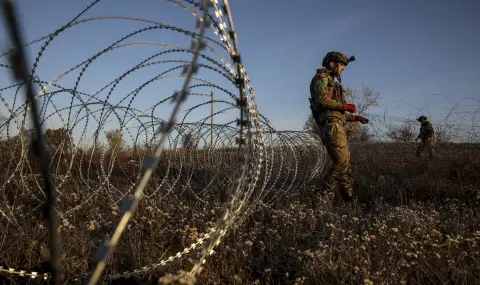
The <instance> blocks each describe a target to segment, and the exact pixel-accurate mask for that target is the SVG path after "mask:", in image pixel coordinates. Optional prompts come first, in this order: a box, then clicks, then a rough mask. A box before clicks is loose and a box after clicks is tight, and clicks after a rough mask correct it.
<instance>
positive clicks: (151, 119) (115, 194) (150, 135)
mask: <svg viewBox="0 0 480 285" xmlns="http://www.w3.org/2000/svg"><path fill="white" fill-rule="evenodd" d="M97 2H99V1H94V2H93V3H92V4H91V5H89V6H88V7H87V9H85V10H84V11H83V12H82V14H83V13H85V12H86V11H88V10H89V9H90V8H92V7H93V5H94V4H95V3H97ZM168 2H170V3H173V4H175V6H178V7H180V8H182V9H184V10H186V11H189V12H190V13H191V14H192V15H193V16H194V17H195V18H196V20H197V28H199V29H200V31H199V32H198V33H195V32H191V31H188V30H185V29H182V28H178V27H175V26H172V25H167V24H163V23H160V22H157V21H152V20H148V19H143V18H139V17H127V16H95V17H87V18H84V19H81V18H80V16H81V15H82V14H80V15H78V16H76V17H75V18H74V19H73V20H72V21H70V22H69V23H68V24H67V25H65V26H63V27H62V28H61V29H59V30H57V31H56V32H55V33H52V34H50V35H48V36H44V37H42V38H40V39H38V40H34V41H31V42H28V43H26V44H25V45H23V47H27V46H31V45H33V44H41V45H42V46H41V47H40V49H39V52H38V54H37V56H36V57H35V60H34V64H33V68H32V70H31V73H30V74H31V75H30V78H31V81H32V82H33V84H35V85H36V86H38V87H39V89H40V91H39V92H37V93H36V96H35V100H36V101H38V102H42V103H41V108H40V113H39V115H38V117H36V118H38V119H39V120H40V121H41V125H42V126H43V127H45V125H47V124H48V122H52V120H53V121H56V123H57V125H60V126H59V127H58V128H56V129H48V130H47V132H45V135H44V136H45V140H46V143H47V146H48V152H49V153H51V155H52V158H53V161H52V163H50V166H51V171H52V173H53V177H54V180H55V185H56V187H57V191H58V195H57V196H58V197H57V200H56V201H57V203H58V207H56V208H55V210H56V212H57V214H58V216H59V218H60V220H61V225H60V226H59V229H60V232H64V233H68V232H76V231H78V232H82V230H81V223H82V222H81V221H83V222H85V221H90V224H89V229H90V228H92V227H94V226H95V225H96V224H97V225H100V224H102V225H103V226H104V227H105V228H107V227H108V228H110V231H111V232H112V234H107V233H106V232H104V236H105V237H104V238H103V240H107V242H105V243H103V244H102V245H101V246H100V247H99V249H98V251H99V256H98V257H97V262H95V263H94V264H92V265H91V266H90V267H91V269H92V272H93V273H91V274H90V273H88V272H86V271H83V272H66V273H65V274H68V275H69V276H70V277H71V279H72V280H74V281H82V282H83V281H86V278H89V279H88V280H89V284H95V283H96V282H97V281H98V280H99V279H100V276H101V274H102V272H103V271H104V270H105V269H107V268H106V264H107V262H108V260H109V257H110V256H111V254H112V252H113V249H114V248H116V247H118V246H120V247H121V243H119V241H120V236H121V235H122V233H124V232H125V234H127V232H128V230H129V227H131V226H132V225H130V224H132V223H133V226H135V225H136V222H135V219H134V218H133V213H134V212H135V211H136V210H137V206H138V204H139V201H140V199H143V202H144V204H145V208H144V209H154V210H152V211H157V210H158V209H161V208H162V205H163V206H164V205H166V204H171V203H172V201H176V202H177V203H181V201H182V195H185V193H188V194H189V195H192V196H193V197H194V199H195V201H197V202H196V203H197V204H198V205H202V204H203V205H208V204H209V201H208V199H207V198H208V197H211V195H212V194H214V193H216V191H217V192H218V191H219V190H216V189H215V188H217V189H218V188H219V189H226V190H221V191H223V192H224V196H225V197H224V201H223V202H221V205H222V206H221V207H220V206H216V207H217V208H218V209H217V211H216V212H217V213H218V218H217V219H216V221H215V222H214V223H211V222H208V223H207V224H210V226H209V227H207V228H205V230H204V234H201V235H200V236H199V237H198V238H197V239H195V240H194V241H192V243H190V245H188V246H186V247H184V248H183V249H181V250H178V251H176V253H173V254H171V255H169V256H168V257H167V258H164V259H162V260H160V261H158V262H155V263H152V264H146V265H145V266H142V267H141V268H139V269H136V270H129V271H123V272H122V273H120V272H118V271H117V272H115V271H113V270H108V269H107V271H108V272H107V273H106V276H105V277H106V278H107V279H118V278H125V277H127V278H128V277H132V276H136V275H141V274H145V273H150V272H152V271H154V270H157V269H159V268H161V267H164V266H166V265H168V264H170V263H172V262H174V261H175V260H179V259H181V258H183V257H184V256H187V255H191V254H192V253H193V252H194V251H196V250H200V251H199V252H197V254H198V257H197V258H198V259H197V262H196V263H195V264H193V266H192V269H191V271H190V275H191V276H193V277H195V276H196V275H198V274H200V273H201V271H202V269H203V266H204V264H205V262H206V260H207V259H208V258H209V256H211V255H212V254H213V252H214V248H215V247H216V246H218V245H219V244H220V243H221V240H222V238H223V237H224V236H225V235H226V233H227V232H228V231H229V230H230V229H231V228H232V227H235V226H237V225H236V221H237V219H238V217H239V214H241V213H248V212H250V211H253V209H254V208H255V207H256V205H257V204H258V203H259V202H258V199H256V198H257V197H260V198H262V199H263V201H265V202H268V201H270V202H273V200H274V199H278V197H280V196H282V195H291V193H292V191H291V190H292V189H293V188H296V187H301V185H306V184H307V183H308V182H309V181H310V180H312V179H314V177H315V175H312V174H311V173H315V172H318V171H321V169H322V167H323V165H324V163H325V158H326V156H325V154H324V152H323V149H322V148H318V143H317V141H316V140H313V139H312V137H311V136H310V135H308V134H306V133H302V134H298V133H295V132H277V131H275V128H274V127H273V126H272V125H271V123H270V122H269V121H268V119H267V118H265V117H264V116H262V115H261V114H260V113H259V112H258V110H257V107H256V104H255V94H254V91H253V88H252V85H251V82H250V79H249V78H248V75H247V73H246V70H245V68H244V66H243V65H242V62H241V58H240V52H239V47H238V42H237V41H238V39H237V36H236V33H235V29H234V26H233V17H232V14H231V12H230V8H229V5H228V2H227V1H224V2H223V3H222V4H219V3H218V2H217V1H212V2H209V1H201V2H193V1H185V4H183V3H180V1H173V0H168ZM210 9H211V10H212V13H211V14H210V11H209V10H210ZM106 20H123V21H136V22H142V23H145V24H147V25H150V26H147V27H143V28H140V29H137V30H135V31H133V32H131V33H129V34H127V35H126V36H123V37H121V38H120V39H119V40H117V41H115V42H113V43H112V44H110V45H108V46H107V47H106V48H102V49H101V50H100V52H98V53H96V54H94V55H93V56H91V57H89V58H88V59H86V60H82V61H81V62H80V63H75V64H73V65H72V67H70V68H68V69H66V70H65V71H63V72H61V73H59V74H58V75H57V76H54V78H53V79H52V80H50V81H48V80H42V79H41V78H42V77H41V75H40V74H39V75H36V74H37V73H38V72H37V69H38V67H40V66H42V58H43V57H44V54H45V53H46V52H48V50H49V49H48V47H49V46H50V44H51V43H52V42H53V41H54V40H55V39H56V38H57V37H58V36H59V35H60V34H61V33H65V32H67V31H70V30H71V28H72V27H74V26H78V25H81V24H84V23H88V22H94V21H106ZM206 28H210V29H211V30H213V33H214V34H215V35H216V36H217V37H218V38H219V41H216V40H214V39H213V38H210V37H208V36H207V34H206ZM157 30H168V31H171V32H174V33H179V34H183V35H185V36H187V37H191V38H193V39H194V41H193V42H192V44H191V46H190V47H189V48H186V47H182V46H180V45H176V44H171V43H160V42H153V41H144V40H141V41H132V42H126V41H127V40H131V39H133V37H135V36H137V35H139V34H142V33H144V32H147V31H157ZM136 46H155V47H159V48H164V49H165V50H163V51H160V52H155V53H154V54H153V55H152V56H148V57H146V58H145V59H144V60H141V61H140V62H139V63H138V64H136V65H134V66H133V67H130V68H129V69H128V70H127V71H126V72H123V73H121V74H120V75H119V76H117V77H116V78H115V79H113V80H111V81H109V82H108V83H107V84H105V85H103V86H101V87H100V88H98V89H97V90H96V91H93V92H85V91H81V89H82V85H81V83H82V82H84V81H85V80H86V79H84V78H86V75H87V74H88V72H89V71H91V70H92V67H91V66H93V65H94V62H95V61H98V60H99V59H101V58H102V57H105V56H107V55H109V54H111V53H112V52H115V51H120V50H124V49H127V48H132V47H136ZM214 46H217V47H220V50H219V51H217V49H216V48H217V47H215V48H214ZM15 51H16V49H15V48H14V49H10V50H8V51H5V52H3V53H1V56H0V57H2V58H4V57H5V56H8V55H10V54H12V53H13V52H15ZM206 51H210V52H212V55H211V56H210V55H207V54H206ZM224 52H226V56H225V55H222V53H224ZM183 54H190V55H191V56H193V59H190V60H188V59H181V58H178V56H179V55H183ZM171 56H173V57H174V58H168V57H171ZM160 57H167V58H165V59H159V58H160ZM171 65H173V66H171ZM1 66H2V67H3V68H5V69H7V70H9V71H11V70H12V69H13V67H12V66H11V65H9V64H8V63H6V64H3V63H2V65H1ZM157 66H170V67H166V68H165V71H163V72H161V73H159V74H158V75H156V76H153V77H150V79H148V80H146V81H144V82H142V83H139V84H138V85H137V87H136V88H134V89H133V90H132V91H131V92H128V94H127V95H125V96H124V97H123V98H121V100H117V101H116V102H114V100H112V98H113V95H114V94H115V95H117V94H118V93H119V90H120V88H119V87H118V86H119V85H121V84H123V82H124V81H125V80H127V79H128V78H129V77H132V76H133V74H134V73H138V72H141V71H142V70H145V69H149V68H152V67H157ZM200 69H202V70H209V71H211V72H212V73H214V74H217V75H219V78H223V80H224V81H225V82H227V83H229V84H230V85H233V87H235V88H236V89H237V90H238V91H237V92H238V93H237V92H234V91H231V90H229V89H228V88H226V87H224V86H223V85H222V84H219V83H215V82H213V81H211V80H205V79H202V78H199V77H195V76H194V74H197V73H198V71H199V70H200ZM176 71H181V74H180V75H175V74H173V72H176ZM74 73H77V75H76V78H75V75H74ZM72 75H73V76H74V77H73V78H71V79H70V82H68V79H67V78H69V77H71V76H72ZM168 79H180V80H183V82H184V84H183V86H182V88H181V91H178V92H175V93H174V95H172V96H168V97H165V98H163V99H161V100H159V101H158V102H156V103H152V100H151V99H153V98H149V99H150V100H149V101H150V102H149V103H150V104H149V106H148V107H147V108H140V107H139V106H135V105H136V104H135V103H136V102H138V101H139V100H140V99H139V96H140V94H141V93H142V92H144V91H145V90H147V89H148V88H149V86H150V85H151V84H154V83H156V82H158V81H160V80H168ZM195 81H196V82H195ZM62 82H63V83H62ZM197 82H198V83H197ZM22 88H24V83H17V84H11V85H9V86H5V87H3V88H1V89H0V92H1V94H0V95H1V96H0V98H1V101H2V103H3V104H4V107H5V109H6V112H8V113H9V116H7V117H5V120H3V121H2V122H1V123H0V130H2V131H3V133H4V134H5V136H4V137H3V142H2V144H3V146H4V147H2V149H3V150H5V147H7V146H8V147H11V148H10V151H9V152H4V153H3V157H4V160H3V161H5V162H7V163H6V165H7V167H5V168H6V171H5V176H4V177H5V180H4V181H5V183H3V185H2V186H1V191H2V193H4V197H6V196H8V197H7V198H5V199H4V201H5V203H4V205H5V206H4V207H3V208H2V209H1V210H0V212H1V213H2V216H3V217H4V218H5V219H6V221H7V222H8V223H9V224H11V225H12V229H15V230H18V231H19V230H21V229H22V227H23V226H24V224H25V222H26V221H25V218H26V217H27V216H30V215H32V214H34V213H35V208H34V209H32V208H29V207H28V206H26V205H22V204H21V202H20V201H22V199H26V197H30V198H31V199H33V201H34V203H36V204H41V203H43V201H42V199H41V198H40V197H41V196H42V195H44V191H43V186H42V180H41V179H39V176H38V175H36V164H35V162H33V161H32V160H31V159H30V154H29V148H30V147H29V144H30V143H31V140H32V138H34V137H35V135H36V133H37V132H32V131H31V130H29V129H28V126H27V125H28V120H27V117H29V116H31V115H30V113H29V112H30V111H31V109H32V107H33V106H32V105H31V104H29V103H23V102H22V100H21V99H20V97H19V93H20V90H21V89H22ZM88 89H91V88H88ZM197 90H198V91H197ZM208 91H210V92H208ZM213 91H215V96H213V93H212V92H213ZM162 93H163V92H162ZM209 93H210V94H209ZM235 93H237V94H239V95H235ZM222 94H224V95H225V96H226V97H225V98H222ZM65 95H68V96H69V97H70V99H69V100H65V99H62V97H61V96H65ZM102 96H103V99H102ZM209 96H210V97H211V98H208V97H209ZM187 97H189V98H195V97H197V98H208V99H211V100H206V101H205V102H201V103H194V104H192V105H191V106H188V104H187V103H188V101H187V100H186V99H187ZM172 101H173V103H174V107H173V112H172V113H171V116H170V117H169V118H168V119H163V118H161V116H159V111H158V110H159V109H160V108H162V106H163V105H165V104H166V103H169V102H172ZM185 104H187V105H186V106H187V107H186V109H185V110H184V111H182V112H180V106H182V105H185ZM137 105H142V104H137ZM213 105H215V106H220V109H217V110H215V111H213ZM205 106H212V110H211V112H210V114H209V115H207V116H202V117H198V115H197V116H196V118H195V116H194V115H193V114H194V113H198V111H199V110H201V109H202V108H204V107H205ZM231 111H237V112H240V114H239V116H238V117H239V118H238V119H234V118H232V117H231V116H228V113H229V112H231ZM201 113H204V112H201ZM180 114H182V116H183V118H181V119H177V116H179V115H180ZM222 115H227V116H225V118H224V120H225V121H226V122H224V123H218V122H217V123H213V118H215V119H216V120H217V121H219V119H218V118H222ZM192 116H193V117H194V119H193V121H192V120H191V119H190V118H192ZM189 119H190V120H189ZM209 120H210V122H209ZM220 121H221V119H220ZM92 126H95V128H92ZM107 126H108V128H109V130H107ZM92 131H93V132H92ZM40 133H41V132H40ZM159 134H160V138H158V137H159ZM115 135H117V136H119V137H121V138H122V139H121V140H123V141H122V142H119V145H115V142H114V139H115ZM105 144H108V145H109V147H106V146H104V145H105ZM120 144H123V145H122V146H120ZM278 150H281V151H280V152H279V151H278ZM312 151H313V152H316V153H317V155H316V157H315V158H313V160H312V161H310V162H305V161H301V162H302V163H304V165H303V166H302V163H300V161H299V159H296V158H297V157H301V156H306V155H307V152H308V153H309V154H311V153H312ZM152 152H153V153H154V155H153V156H149V154H151V153H152ZM292 158H293V160H292ZM159 167H160V169H159ZM219 167H221V169H222V171H221V172H219V170H218V169H219ZM312 171H313V172H312ZM299 173H302V175H299ZM120 176H121V177H122V179H124V180H125V181H126V183H118V182H117V179H119V177H120ZM202 176H203V177H202ZM260 176H262V183H260V184H259V183H258V182H259V179H260ZM290 176H293V177H294V178H296V179H294V180H293V182H292V181H291V180H290ZM148 180H152V184H151V186H148V185H147V181H148ZM18 182H20V183H18ZM72 183H74V184H76V185H77V187H76V188H80V189H81V192H80V191H78V189H72ZM12 184H15V185H16V187H18V188H19V189H16V188H15V189H14V190H12V189H13V188H12V187H10V186H11V185H12ZM212 188H213V190H212ZM274 189H275V195H273V196H271V197H269V198H267V196H268V194H269V193H271V192H272V191H273V190H274ZM278 189H280V191H279V190H278ZM20 190H22V195H17V194H18V193H20ZM132 192H133V193H134V194H133V195H129V193H132ZM268 199H270V200H268ZM100 200H104V201H103V202H102V203H101V204H102V206H104V207H105V208H104V209H102V210H103V212H105V209H107V211H108V209H110V210H111V211H112V212H114V213H115V214H114V215H111V216H110V217H108V218H102V219H99V220H100V222H98V221H97V220H93V217H92V214H91V213H89V211H86V209H89V210H92V212H93V209H95V208H96V207H98V206H99V205H98V203H97V201H100ZM219 202H220V201H219ZM121 203H123V206H120V207H119V206H118V205H119V204H121ZM218 205H220V204H218ZM12 209H13V210H12ZM119 214H121V215H120V216H119V217H117V216H118V215H119ZM83 215H87V217H84V219H81V220H79V219H78V218H77V217H79V216H83ZM98 215H102V213H101V211H99V213H98ZM114 218H115V219H118V218H119V222H118V225H117V226H116V227H114V226H113V222H112V220H113V219H114ZM92 220H93V221H92ZM36 226H37V227H39V228H41V227H42V224H41V223H39V224H38V225H36ZM31 235H32V233H31V232H25V233H24V236H25V239H26V240H31V239H32V236H31ZM60 262H61V263H62V266H65V265H66V264H65V261H64V260H63V259H62V260H61V261H60ZM47 271H48V270H47ZM2 272H8V273H9V274H17V275H21V276H32V278H33V277H36V276H39V274H40V273H39V274H37V273H35V272H33V271H32V272H30V273H29V272H27V271H26V270H16V269H13V268H10V269H9V270H7V271H5V270H3V271H2ZM51 273H53V272H44V273H41V274H43V275H42V276H44V277H46V276H50V274H51ZM29 274H30V275H29ZM72 276H73V277H72Z"/></svg>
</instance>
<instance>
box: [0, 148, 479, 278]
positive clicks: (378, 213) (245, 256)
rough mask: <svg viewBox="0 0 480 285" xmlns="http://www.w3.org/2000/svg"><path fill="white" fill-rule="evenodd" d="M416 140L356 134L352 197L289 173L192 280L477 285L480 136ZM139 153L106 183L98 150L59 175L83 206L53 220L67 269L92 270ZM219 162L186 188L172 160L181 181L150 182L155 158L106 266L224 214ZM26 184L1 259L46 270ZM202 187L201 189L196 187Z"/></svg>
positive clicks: (68, 202) (16, 191) (19, 188)
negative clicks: (360, 140)
mask: <svg viewBox="0 0 480 285" xmlns="http://www.w3.org/2000/svg"><path fill="white" fill-rule="evenodd" d="M415 147H416V145H415V144H352V146H351V148H352V162H353V171H354V178H355V194H356V195H357V197H358V202H356V203H354V204H352V205H344V204H342V203H337V202H336V200H335V198H334V195H333V193H322V192H316V191H315V190H316V187H315V185H316V183H319V181H312V182H310V183H309V184H308V185H305V186H302V187H300V188H298V187H290V188H289V189H287V188H286V187H287V186H288V185H290V184H291V183H290V184H288V183H283V182H285V181H286V180H284V181H283V182H282V183H277V185H278V187H277V188H276V189H275V191H272V192H271V193H269V194H268V195H266V196H265V197H264V198H263V199H264V200H263V202H259V203H258V204H257V205H258V207H257V208H256V209H255V210H254V211H251V212H249V215H248V216H242V217H243V218H244V219H241V220H240V221H238V222H236V223H235V227H234V228H233V229H231V230H230V231H229V233H228V234H227V235H226V237H225V238H224V240H223V242H222V243H220V245H219V246H218V247H217V248H216V249H215V253H214V254H213V255H212V256H210V257H209V258H208V259H207V262H206V265H205V268H204V270H203V271H202V273H201V274H200V275H199V276H198V278H197V284H399V283H400V284H480V250H479V244H480V212H479V211H478V209H479V207H480V176H479V173H480V161H479V160H478V158H479V157H480V145H466V144H461V145H460V144H459V145H456V144H447V145H438V147H437V157H435V158H434V159H433V160H432V159H430V158H428V156H427V155H426V154H424V156H422V157H421V158H417V157H416V156H415ZM135 159H137V158H136V157H135V156H134V155H133V154H132V155H130V154H128V153H127V154H122V155H121V156H120V157H119V161H120V162H119V163H120V164H122V165H124V170H122V171H119V170H114V171H113V172H112V174H111V176H110V177H111V178H110V182H111V183H112V185H113V186H108V187H106V186H102V185H105V183H103V184H102V180H101V175H100V174H98V173H101V172H102V169H101V167H99V166H98V165H97V166H95V167H94V166H92V165H95V164H100V163H102V160H101V159H93V160H92V161H93V162H91V164H90V165H91V166H90V171H89V173H91V174H90V176H89V177H85V175H83V176H82V175H80V174H81V172H80V171H74V172H72V174H73V176H72V177H71V178H69V179H66V180H65V182H64V183H65V184H64V185H62V188H61V189H62V193H61V195H60V199H61V202H60V205H61V207H62V208H63V209H64V211H65V210H66V209H74V208H75V206H78V205H83V206H82V207H79V208H78V210H74V211H71V212H70V213H67V214H66V215H65V217H64V218H65V219H63V220H62V221H61V223H62V229H61V237H62V250H63V252H64V255H62V265H63V268H64V270H65V273H66V275H65V277H66V278H67V279H68V278H73V277H75V276H78V275H80V274H82V273H85V272H89V271H91V270H92V265H93V264H94V260H95V259H94V253H95V250H94V249H95V248H97V247H98V246H99V244H100V242H101V241H102V240H104V239H105V238H106V237H107V234H109V233H111V232H112V231H113V229H114V226H116V224H117V223H118V221H119V219H118V217H119V209H118V207H115V206H110V204H112V203H111V202H112V200H115V199H119V198H121V196H122V195H121V194H119V193H122V192H124V191H125V190H128V189H127V187H128V186H131V181H135V179H134V178H135V177H129V175H128V167H130V166H128V165H130V164H132V166H131V169H132V173H135V170H136V164H135ZM4 161H5V159H4ZM108 161H109V159H108V158H104V160H103V162H104V163H105V164H107V162H108ZM82 163H83V164H82ZM129 163H130V164H129ZM87 164H88V161H83V162H79V163H78V165H79V167H83V168H87V167H88V165H87ZM4 165H5V164H4ZM11 168H12V166H11V165H10V168H9V169H11ZM125 169H127V170H125ZM224 169H227V168H226V166H225V167H220V168H219V169H218V171H217V172H216V173H215V174H216V175H217V177H216V178H215V180H214V182H213V183H210V184H208V181H210V178H208V176H209V175H211V174H205V173H203V174H202V173H200V172H198V173H197V172H195V173H194V179H193V180H191V181H190V183H191V185H196V186H192V188H190V189H182V188H181V184H182V183H185V181H186V180H188V177H186V176H185V177H184V176H182V175H180V174H179V172H178V169H174V168H172V169H171V170H170V172H169V173H170V174H169V175H171V176H172V181H174V180H175V179H174V178H175V177H177V178H178V177H179V179H178V180H177V183H176V184H175V185H173V182H172V181H170V182H169V183H170V185H171V188H169V189H167V190H165V189H163V188H161V187H160V188H159V189H156V188H155V186H158V185H159V183H160V182H159V181H160V180H159V179H160V178H159V177H161V176H162V175H161V173H165V166H162V165H159V173H160V174H158V176H155V177H153V181H151V183H150V186H149V188H148V189H147V192H146V193H147V197H146V198H145V199H144V200H142V202H141V203H140V206H139V209H138V211H137V212H136V213H135V218H134V220H133V222H132V224H131V225H130V226H129V227H128V230H127V231H126V232H125V233H124V235H123V236H122V239H121V241H120V244H119V246H118V248H117V249H116V251H115V253H114V254H113V256H112V258H111V262H110V263H109V264H108V266H107V268H106V273H107V274H112V273H120V272H125V271H133V270H135V269H141V268H142V267H144V266H148V267H150V266H151V265H152V264H156V263H159V262H160V261H161V260H166V259H168V257H169V256H172V255H175V254H176V253H177V252H178V251H182V250H183V249H184V248H185V247H188V246H190V245H191V244H192V243H195V242H196V241H197V239H198V238H199V237H200V235H201V234H203V233H205V232H206V231H207V230H208V229H209V228H210V227H211V226H212V225H213V223H214V222H215V220H216V218H217V217H218V215H219V214H220V208H221V202H222V200H223V199H224V198H225V195H224V191H225V187H223V186H221V183H225V182H226V181H228V177H227V175H221V173H222V171H225V170H224ZM302 171H303V170H302V169H299V170H298V172H299V173H301V172H302ZM10 172H11V170H10ZM93 173H97V175H94V174H93ZM174 176H175V177H174ZM299 176H300V175H299ZM99 177H100V178H99ZM16 179H20V178H16ZM296 179H297V180H296V181H292V182H298V176H297V178H296ZM34 183H35V182H34V180H33V179H25V180H24V181H21V180H14V181H12V182H10V184H8V185H10V187H9V188H8V189H6V190H5V195H4V199H6V201H8V203H9V205H10V206H8V211H9V212H10V213H11V214H12V215H13V216H14V217H16V221H17V223H18V224H19V225H22V227H21V229H18V228H16V227H15V226H14V225H12V224H10V223H8V222H7V221H6V219H5V218H4V217H2V218H1V219H2V220H1V224H2V225H4V226H2V227H3V228H2V230H1V231H0V252H2V254H1V256H0V265H4V266H5V267H11V268H15V269H23V270H27V271H29V270H30V271H31V270H34V271H38V272H42V270H45V268H42V267H41V261H42V258H43V256H44V255H45V253H44V252H45V250H43V248H45V247H46V243H47V239H46V237H47V231H46V225H45V223H44V222H43V221H42V220H41V214H40V213H39V212H40V211H39V210H38V208H36V207H37V206H38V205H37V204H38V202H36V201H35V199H33V198H32V197H34V196H32V195H33V194H32V193H30V192H28V191H27V190H25V189H26V188H25V187H30V189H33V188H35V184H34ZM152 185H153V186H152ZM282 185H283V186H282ZM293 185H294V186H295V184H293ZM202 186H206V188H205V189H207V190H205V191H197V192H196V191H195V187H199V189H200V188H201V187H202ZM282 187H283V188H282ZM167 188H168V187H167ZM284 190H288V191H284ZM92 191H97V192H96V194H95V196H94V197H95V198H94V199H91V200H88V199H87V198H88V197H89V195H87V194H85V193H91V192H92ZM167 191H169V192H167ZM279 195H281V196H279ZM278 197H280V198H278ZM274 198H275V199H274ZM86 200H88V202H86ZM255 201H258V200H255ZM87 203H88V204H87ZM86 205H88V206H86ZM3 209H4V210H5V206H4V208H3ZM247 209H250V210H251V208H247ZM198 252H199V251H198V250H193V251H192V253H190V254H189V255H186V256H183V257H180V258H177V259H174V260H173V261H172V262H168V263H167V264H166V265H165V266H158V267H157V270H149V271H148V273H147V274H143V275H141V276H140V278H141V279H140V280H141V282H142V283H143V284H145V282H149V283H150V284H158V280H159V278H160V277H162V276H165V274H167V273H173V274H175V273H177V272H178V271H179V270H185V271H189V270H190V269H191V267H192V266H193V264H194V262H195V261H196V256H197V254H198ZM5 276H7V277H9V278H11V277H12V275H8V274H5ZM5 280H7V279H5ZM130 280H131V281H132V280H135V279H130ZM119 281H121V279H119V280H115V282H119ZM67 282H72V280H71V279H68V281H67ZM115 282H114V283H115ZM139 282H140V281H139ZM402 282H403V283H402ZM448 282H450V283H448ZM125 284H126V283H125ZM139 284H140V283H139Z"/></svg>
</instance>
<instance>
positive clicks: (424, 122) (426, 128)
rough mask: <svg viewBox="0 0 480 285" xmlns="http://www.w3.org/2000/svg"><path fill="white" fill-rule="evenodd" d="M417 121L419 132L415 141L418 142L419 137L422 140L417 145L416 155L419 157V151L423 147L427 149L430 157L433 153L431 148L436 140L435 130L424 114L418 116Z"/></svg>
mask: <svg viewBox="0 0 480 285" xmlns="http://www.w3.org/2000/svg"><path fill="white" fill-rule="evenodd" d="M417 121H419V122H420V123H421V125H420V133H419V134H418V136H417V139H416V140H415V141H416V142H418V140H419V139H421V140H422V142H421V143H420V144H419V145H418V147H417V157H420V155H421V153H422V152H423V151H424V150H425V149H427V151H428V154H429V155H430V158H433V157H434V155H435V152H434V149H433V148H434V146H435V141H436V139H435V131H434V129H433V126H432V124H431V123H430V121H429V120H428V118H427V117H425V116H420V117H418V119H417Z"/></svg>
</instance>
